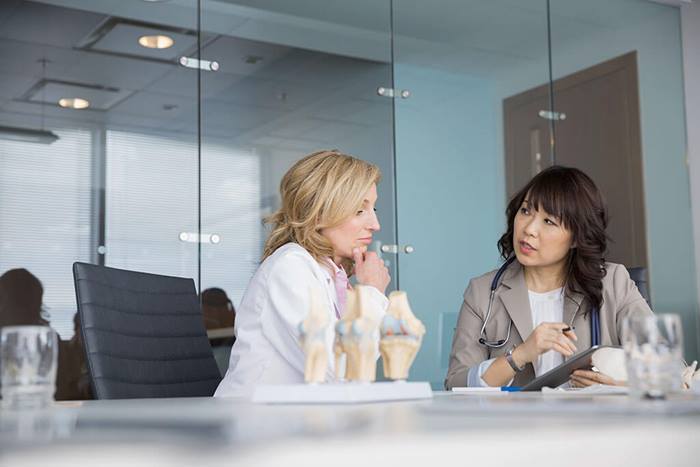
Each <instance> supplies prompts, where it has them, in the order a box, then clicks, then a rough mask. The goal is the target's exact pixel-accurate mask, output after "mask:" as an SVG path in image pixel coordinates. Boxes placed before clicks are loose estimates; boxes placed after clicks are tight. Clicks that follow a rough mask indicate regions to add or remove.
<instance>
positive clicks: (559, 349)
mask: <svg viewBox="0 0 700 467" xmlns="http://www.w3.org/2000/svg"><path fill="white" fill-rule="evenodd" d="M550 350H554V351H556V352H559V353H560V354H562V355H564V356H565V357H570V356H572V355H573V354H574V353H573V352H572V351H571V349H569V348H568V347H566V346H564V345H562V344H560V343H559V342H558V341H554V342H553V343H552V347H551V349H550Z"/></svg>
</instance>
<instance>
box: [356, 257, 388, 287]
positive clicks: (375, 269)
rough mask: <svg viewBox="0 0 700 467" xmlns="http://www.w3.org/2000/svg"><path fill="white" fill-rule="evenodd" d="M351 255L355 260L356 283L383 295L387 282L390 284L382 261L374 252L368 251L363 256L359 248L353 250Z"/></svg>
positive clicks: (386, 269)
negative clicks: (369, 286) (370, 287)
mask: <svg viewBox="0 0 700 467" xmlns="http://www.w3.org/2000/svg"><path fill="white" fill-rule="evenodd" d="M352 254H353V259H354V260H355V273H356V276H357V281H358V283H360V284H362V285H371V286H374V287H375V288H377V289H378V290H379V291H380V292H382V293H384V291H385V290H386V287H387V286H388V285H389V282H391V276H389V269H388V268H387V267H386V265H385V264H384V261H382V260H381V258H379V255H377V253H376V252H374V251H369V252H367V253H365V254H364V256H363V254H362V251H361V250H360V249H359V248H355V249H353V252H352Z"/></svg>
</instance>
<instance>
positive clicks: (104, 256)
mask: <svg viewBox="0 0 700 467" xmlns="http://www.w3.org/2000/svg"><path fill="white" fill-rule="evenodd" d="M196 13H197V10H196V8H195V5H194V3H193V4H192V5H190V6H180V5H177V4H175V3H172V4H170V3H167V2H166V3H149V2H107V1H104V2H96V1H90V0H47V1H42V2H38V1H36V2H35V1H25V0H9V1H3V2H0V274H3V273H6V272H7V271H8V270H11V269H16V268H25V269H27V270H28V271H29V272H30V273H31V274H32V275H33V276H35V278H36V279H38V280H39V281H40V282H41V283H42V284H43V297H42V296H39V295H40V294H39V293H35V294H34V295H33V296H32V297H29V295H30V292H29V290H30V289H31V288H30V285H31V283H32V278H31V276H27V275H24V276H22V275H21V273H17V272H13V273H11V274H10V276H11V277H14V279H12V280H11V281H10V280H6V281H4V282H3V286H2V289H1V290H0V304H2V309H0V321H2V322H0V326H2V325H6V324H8V321H10V320H14V321H15V322H21V323H30V322H38V321H39V320H40V318H42V317H43V318H44V319H46V320H48V322H49V323H50V325H51V326H52V327H54V328H55V329H56V331H57V332H58V333H59V335H60V338H61V339H62V341H63V342H62V344H61V352H60V356H59V361H60V362H61V363H60V365H59V377H58V381H59V389H58V393H57V397H58V398H59V399H65V398H82V397H86V396H87V394H85V393H84V392H81V389H79V388H78V383H79V380H82V384H83V386H82V388H83V389H85V384H84V383H85V380H84V379H85V376H86V375H85V367H84V365H83V366H81V362H80V360H79V359H80V358H81V356H82V349H81V347H80V343H79V342H78V341H77V336H74V323H73V316H74V314H75V311H76V309H75V306H76V305H75V298H74V297H75V293H74V290H73V279H72V270H71V266H72V263H73V262H74V261H85V262H92V263H96V264H104V265H108V266H115V267H120V268H127V269H131V270H139V271H145V272H154V273H161V274H168V275H177V276H185V277H192V278H196V276H197V268H198V257H197V255H198V249H197V243H196V242H194V241H190V240H193V239H194V236H196V233H197V229H198V225H197V219H198V217H197V206H198V204H197V194H198V189H199V187H198V184H197V167H198V131H197V111H196V110H197V105H198V102H197V78H198V74H197V70H191V69H187V68H184V67H182V66H181V65H179V62H178V57H180V56H181V55H188V56H189V55H192V54H195V55H196V53H197V21H196V20H197V14H196ZM157 35H160V36H163V38H161V39H153V38H150V39H149V38H148V36H157ZM144 36H146V37H145V38H144ZM10 276H6V278H7V277H10ZM18 280H19V281H23V282H17V281H18ZM34 283H35V282H34ZM18 284H19V285H18ZM18 297H20V298H18ZM30 298H31V300H30ZM42 302H43V305H44V307H43V312H41V316H40V315H39V313H40V309H39V307H38V304H40V303H42ZM8 303H9V304H12V306H7V304H8ZM18 303H21V304H22V305H21V306H18V305H17V304H18ZM31 303H36V306H34V305H31V306H30V304H31ZM17 314H19V315H20V317H19V318H17V319H15V318H16V316H14V315H17ZM68 380H70V384H72V386H70V387H69V386H67V385H66V384H68V383H66V381H68Z"/></svg>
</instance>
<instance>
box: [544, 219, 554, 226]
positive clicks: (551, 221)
mask: <svg viewBox="0 0 700 467" xmlns="http://www.w3.org/2000/svg"><path fill="white" fill-rule="evenodd" d="M544 222H545V224H549V225H557V224H556V223H554V221H553V220H551V219H545V220H544Z"/></svg>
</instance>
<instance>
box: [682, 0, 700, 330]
mask: <svg viewBox="0 0 700 467" xmlns="http://www.w3.org/2000/svg"><path fill="white" fill-rule="evenodd" d="M681 36H682V41H683V75H684V76H683V79H684V82H685V114H686V127H687V139H688V147H687V153H688V172H689V175H690V194H691V200H692V201H693V202H692V203H691V206H692V213H693V230H694V234H693V239H694V243H695V270H696V271H700V3H699V2H697V1H696V2H695V3H691V4H685V3H684V4H683V5H681ZM697 290H698V293H699V294H700V274H699V275H698V287H697ZM699 321H700V320H699ZM699 331H700V330H699Z"/></svg>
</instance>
